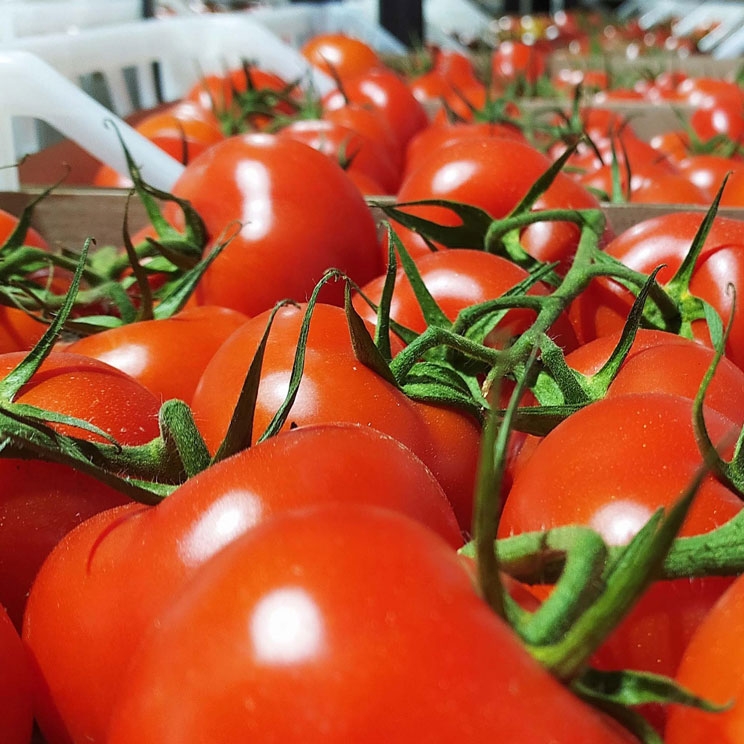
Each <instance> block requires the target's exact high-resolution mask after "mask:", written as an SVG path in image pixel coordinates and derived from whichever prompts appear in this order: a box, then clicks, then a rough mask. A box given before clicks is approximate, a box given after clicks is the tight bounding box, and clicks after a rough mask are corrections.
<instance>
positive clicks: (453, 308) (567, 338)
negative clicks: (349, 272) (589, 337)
mask: <svg viewBox="0 0 744 744" xmlns="http://www.w3.org/2000/svg"><path fill="white" fill-rule="evenodd" d="M416 266H417V268H418V270H419V273H420V274H421V278H422V279H423V281H424V284H425V285H426V287H427V288H428V290H429V292H430V293H431V295H432V296H433V297H434V299H435V300H436V302H437V304H438V305H439V307H440V308H441V309H442V311H443V312H444V314H445V315H446V316H447V317H448V318H449V319H450V320H451V321H454V320H455V319H456V318H457V315H458V313H460V311H462V310H464V309H466V308H468V307H470V306H471V305H476V304H479V303H481V302H486V301H487V300H493V299H495V298H496V297H500V296H501V295H503V294H504V293H505V292H506V291H507V290H509V289H511V288H512V287H514V286H515V285H517V284H518V283H519V282H521V281H524V280H525V279H527V278H528V276H529V275H528V272H527V271H526V270H524V269H522V268H520V267H519V266H517V265H516V264H513V263H512V262H511V261H509V260H507V259H505V258H502V257H501V256H497V255H494V254H492V253H485V252H484V251H475V250H468V249H464V248H463V249H458V250H452V251H436V252H434V253H429V254H427V255H424V256H420V257H419V258H417V259H416ZM383 284H384V277H378V278H377V279H373V280H372V282H370V283H369V284H367V285H365V286H364V287H362V292H363V293H364V294H365V295H366V296H367V297H368V298H369V299H370V300H372V301H373V302H375V303H378V302H379V301H380V297H381V295H382V288H383ZM531 291H532V293H533V294H543V293H547V291H548V290H547V288H546V287H545V285H542V284H538V285H535V286H534V287H533V288H532V290H531ZM354 306H355V307H356V309H357V311H358V312H359V313H360V315H361V316H362V317H363V318H365V319H366V320H368V321H369V322H371V323H374V322H375V321H376V319H377V316H376V313H375V312H374V311H373V310H372V309H371V308H370V307H369V305H368V304H367V303H366V302H365V301H364V300H363V299H362V298H361V297H360V296H357V297H355V298H354ZM390 317H391V318H393V319H394V320H396V321H397V322H398V323H401V324H403V325H404V326H406V327H407V328H410V329H411V330H413V331H417V332H418V333H422V332H423V331H424V330H426V323H425V321H424V316H423V315H422V314H421V309H420V307H419V304H418V302H417V301H416V296H415V294H414V292H413V288H412V287H411V284H410V282H409V281H408V278H407V277H406V275H405V271H404V270H403V269H402V268H401V269H399V270H398V275H397V277H396V280H395V291H394V292H393V297H392V302H391V306H390ZM534 318H535V313H534V312H533V311H531V310H525V309H513V310H510V311H509V312H508V313H507V315H506V316H505V318H504V319H503V321H502V322H501V323H500V324H499V325H498V326H496V328H495V329H494V331H493V337H494V341H495V340H496V339H498V340H499V343H495V345H498V346H501V345H504V344H505V343H508V340H509V339H510V338H513V337H515V336H518V335H520V334H522V333H523V332H524V331H526V330H527V328H529V326H530V325H531V324H532V321H533V320H534ZM553 330H554V331H555V338H554V340H555V341H556V343H558V344H559V345H560V346H562V347H563V348H565V349H567V350H570V349H573V348H574V347H575V345H576V340H575V337H574V334H573V330H572V328H571V326H570V323H569V322H568V320H567V319H566V318H564V319H562V320H559V321H558V322H556V324H555V325H554V327H553Z"/></svg>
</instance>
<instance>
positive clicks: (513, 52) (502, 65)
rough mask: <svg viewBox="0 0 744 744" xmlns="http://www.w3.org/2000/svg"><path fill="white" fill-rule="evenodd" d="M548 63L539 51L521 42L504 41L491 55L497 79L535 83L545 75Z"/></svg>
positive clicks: (494, 75)
mask: <svg viewBox="0 0 744 744" xmlns="http://www.w3.org/2000/svg"><path fill="white" fill-rule="evenodd" d="M546 71H547V63H546V61H545V56H544V55H543V54H542V52H540V51H539V50H537V49H535V48H534V47H532V46H529V45H528V44H524V43H522V42H519V41H502V42H501V43H500V44H499V45H498V46H497V47H496V49H494V51H493V52H492V54H491V72H492V75H493V77H495V78H497V79H498V78H506V79H508V80H515V79H519V78H522V79H523V80H524V81H525V82H528V83H535V82H537V80H538V79H539V78H541V77H542V76H543V75H545V73H546Z"/></svg>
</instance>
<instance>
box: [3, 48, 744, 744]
mask: <svg viewBox="0 0 744 744" xmlns="http://www.w3.org/2000/svg"><path fill="white" fill-rule="evenodd" d="M515 49H516V50H520V49H521V47H519V46H511V47H509V46H508V45H504V46H503V47H502V49H501V53H499V54H494V55H493V60H492V68H491V71H492V77H491V81H490V82H491V85H487V84H485V83H484V82H483V80H482V78H481V76H479V75H478V74H477V72H476V67H475V66H474V65H473V63H472V61H471V60H470V59H469V58H468V57H466V56H464V55H460V54H456V53H450V52H444V51H441V50H439V51H436V52H435V53H434V54H433V55H432V58H431V65H432V66H431V69H430V70H429V71H428V72H426V73H425V74H421V75H418V76H416V77H415V79H414V78H404V77H402V76H401V75H400V74H398V73H395V72H393V71H392V70H391V69H389V68H387V67H385V66H384V65H383V64H382V61H381V60H380V59H379V57H378V56H377V55H376V53H374V51H373V50H371V49H370V48H369V47H367V46H366V45H364V44H361V43H360V42H356V41H354V40H352V39H349V38H347V37H334V36H329V37H323V38H320V37H319V38H317V39H314V40H313V42H312V43H311V44H308V46H307V47H306V48H305V49H304V50H303V51H304V53H305V54H306V55H307V57H308V59H309V60H310V61H311V62H312V63H313V64H317V65H319V66H321V67H324V69H325V70H326V71H327V72H329V73H330V74H332V75H334V76H335V78H336V80H337V83H338V87H337V89H336V90H334V91H333V92H332V93H330V94H328V95H327V96H326V97H324V98H323V99H322V100H320V101H319V100H315V99H312V98H308V96H307V94H306V93H304V92H303V91H302V90H301V88H300V86H298V85H297V84H295V83H294V82H293V81H284V80H281V79H278V78H276V76H272V75H271V74H270V73H267V72H265V71H262V70H260V69H258V68H256V67H254V66H251V65H247V64H246V65H245V66H243V67H242V68H240V69H237V70H232V71H230V72H229V73H228V74H226V75H225V76H210V77H208V78H205V79H204V80H202V81H200V83H199V84H198V85H196V86H195V87H194V89H193V90H192V91H190V92H189V94H188V95H187V96H186V97H185V98H184V100H183V101H179V102H177V103H175V104H173V105H172V106H169V107H168V109H167V110H166V111H160V112H158V113H157V114H156V115H153V116H152V117H150V118H147V119H143V120H142V123H141V124H140V125H139V126H140V131H142V132H143V133H144V134H146V135H147V136H152V137H153V139H154V140H155V141H157V142H158V143H159V144H161V146H162V147H164V148H166V149H169V151H170V152H171V153H172V154H174V155H175V156H176V157H179V158H181V159H182V160H183V162H184V163H185V165H186V167H185V170H184V172H183V175H182V177H181V178H180V179H179V180H178V182H177V183H176V184H175V186H174V188H173V193H172V194H163V193H161V192H158V191H156V190H155V189H152V188H151V187H149V186H148V185H147V184H146V183H144V182H143V181H142V180H141V178H140V175H139V172H138V169H137V167H136V164H134V163H132V168H131V173H130V181H131V182H132V183H133V184H134V188H135V190H136V194H137V198H140V199H142V201H143V202H144V204H145V207H146V212H147V214H148V216H149V218H150V222H149V223H148V224H142V225H129V224H128V221H127V224H126V228H125V230H124V235H125V239H124V241H123V245H122V246H120V247H98V248H97V249H91V253H90V255H88V246H87V245H86V246H85V248H84V249H83V250H82V251H70V250H67V251H62V252H60V251H58V250H57V249H56V248H55V247H54V246H50V245H49V244H48V243H47V242H46V240H45V238H44V236H42V235H40V234H38V233H37V232H36V231H35V230H33V228H31V227H29V223H30V221H31V217H32V215H31V213H30V212H29V213H26V214H24V215H23V216H22V217H21V218H20V219H19V218H18V217H17V216H11V215H9V214H3V215H2V221H1V222H0V246H1V247H0V256H2V257H3V259H4V261H3V262H2V264H0V275H1V276H2V286H1V287H0V352H1V353H0V441H1V442H2V446H1V449H2V457H1V458H0V605H1V606H2V608H4V609H3V611H2V612H0V656H2V659H3V662H4V663H3V664H1V665H0V692H1V693H2V694H0V733H1V734H2V736H1V737H0V738H2V740H3V742H7V744H28V743H29V742H30V741H31V740H32V736H33V735H34V734H32V727H33V728H34V729H35V731H36V736H37V737H41V738H40V740H43V741H44V742H45V743H46V744H71V743H72V744H78V743H82V742H100V743H101V744H104V743H107V744H125V743H126V744H129V743H130V742H133V741H137V742H153V744H155V742H157V743H158V744H165V743H166V742H174V743H176V742H178V744H188V743H189V742H195V743H196V742H200V743H201V742H226V741H242V740H245V739H247V738H250V739H251V740H255V741H262V742H263V741H265V742H270V741H271V742H273V741H280V740H281V741H285V742H295V741H298V742H299V741H303V742H314V741H318V742H320V741H323V742H349V741H354V742H363V741H370V742H372V741H374V742H379V741H385V742H403V741H432V742H438V741H442V742H451V741H454V740H456V739H462V740H467V741H469V742H470V741H472V742H481V741H483V742H485V741H493V740H494V737H496V738H499V737H500V738H501V739H503V740H504V741H520V742H531V741H534V742H545V741H553V742H575V741H582V742H598V743H599V742H602V743H608V744H612V743H614V742H618V743H619V742H633V741H644V742H654V741H662V740H663V741H667V742H669V743H670V744H684V743H686V742H693V741H695V742H697V741H703V740H706V741H723V740H724V739H725V737H727V736H728V737H729V740H731V741H734V740H736V736H737V734H736V731H738V729H739V728H740V727H741V725H742V724H741V716H742V712H741V711H742V706H743V705H744V703H741V704H740V703H739V696H740V688H741V679H742V662H741V660H740V656H741V652H740V643H739V641H738V638H737V634H738V624H737V623H738V617H739V616H740V615H741V612H742V603H744V585H743V584H742V580H741V579H738V578H737V577H738V576H739V575H740V574H742V573H743V572H744V551H742V549H741V544H742V543H741V539H740V537H739V533H740V528H739V524H740V521H741V519H742V516H741V511H742V501H741V499H742V488H743V487H742V479H741V447H740V442H739V436H740V432H741V430H742V426H744V321H743V320H742V318H741V314H742V311H741V310H740V309H739V308H740V306H741V303H737V302H736V290H737V289H738V288H739V286H740V282H739V281H738V277H739V273H740V268H739V267H740V264H741V256H742V254H743V252H744V222H740V221H738V220H736V219H733V218H727V217H722V216H718V215H716V213H715V208H716V207H717V206H719V204H724V203H726V199H727V196H728V194H730V193H735V191H736V183H735V182H736V175H734V176H731V177H730V179H729V182H728V183H726V184H725V187H724V188H723V189H722V188H721V187H722V186H723V184H724V176H725V174H724V173H723V172H722V171H715V174H714V175H709V177H708V180H707V182H706V184H707V185H706V187H705V188H706V189H708V190H707V191H704V190H703V186H702V176H699V177H698V180H699V181H700V183H699V189H700V200H699V201H700V203H701V204H704V205H706V206H710V205H711V204H712V205H713V208H711V209H710V210H709V211H708V213H706V212H705V211H704V210H698V211H686V210H684V209H679V210H676V211H669V213H668V214H665V215H663V216H659V217H655V218H653V219H648V220H643V221H641V222H640V223H639V224H638V225H636V226H635V227H633V228H631V229H630V230H627V231H625V232H623V233H621V234H618V235H615V234H613V232H612V229H611V228H610V227H609V226H608V224H607V221H606V219H605V216H604V214H603V212H602V199H601V197H602V194H601V192H604V196H608V195H610V196H611V195H612V194H613V193H617V188H618V187H619V188H620V189H621V190H624V191H625V192H626V193H628V192H629V193H630V195H631V197H636V198H640V197H639V196H638V195H639V193H641V192H642V189H641V186H640V185H639V184H642V185H643V186H644V187H645V188H646V189H651V188H652V187H651V185H650V184H652V183H655V184H656V185H657V187H658V188H660V189H662V193H663V194H665V195H668V196H671V195H672V193H673V192H672V189H673V188H677V187H676V186H673V185H671V184H672V181H673V178H672V177H673V176H674V175H675V174H674V173H673V171H672V164H673V155H674V154H673V152H672V148H671V147H670V145H669V142H667V143H666V144H665V145H664V146H662V145H661V144H657V145H656V148H657V149H653V145H652V144H647V143H643V142H642V141H641V140H640V139H639V138H637V137H635V136H634V135H633V133H632V122H626V121H622V120H621V118H620V117H619V116H618V115H616V114H613V112H612V111H610V110H607V109H600V108H598V107H594V108H591V109H590V108H583V107H578V106H577V107H576V109H575V110H573V111H571V110H568V111H567V113H566V115H565V116H563V117H560V116H558V117H556V118H555V119H552V118H551V119H549V120H548V121H546V122H544V126H543V125H541V126H525V124H524V120H523V118H522V112H521V111H520V107H519V101H518V100H516V99H515V98H514V97H513V96H511V95H510V91H512V92H513V90H514V88H513V87H512V86H514V85H517V86H524V85H531V84H534V83H536V81H537V80H539V79H540V78H541V77H544V76H545V75H546V74H547V73H546V68H545V67H541V66H540V65H541V59H540V58H539V57H538V56H536V50H530V49H528V50H527V52H523V51H517V52H515ZM510 54H511V55H512V56H511V57H509V55H510ZM518 54H525V56H524V57H522V58H520V57H518V56H515V55H518ZM510 60H511V62H510ZM510 64H511V65H512V66H511V67H509V65H510ZM514 65H516V71H515V67H514ZM517 78H518V80H517ZM655 84H656V85H657V87H658V88H659V89H661V86H662V85H663V84H664V82H663V80H657V81H655ZM670 85H671V83H670ZM522 89H524V88H522ZM671 90H672V88H671V87H670V88H669V89H668V91H667V93H668V94H669V95H671V93H670V92H669V91H671ZM674 91H675V94H676V95H680V96H681V95H683V94H684V95H688V96H692V95H693V92H695V93H696V94H699V95H700V96H709V98H706V99H705V101H706V104H705V105H704V106H702V107H701V108H700V109H699V111H698V112H697V113H696V116H695V117H694V118H693V120H692V121H691V126H692V128H693V130H694V131H691V132H685V133H683V134H680V135H679V139H680V141H683V140H684V137H687V140H686V142H687V143H688V144H691V143H698V144H699V143H700V142H708V143H712V144H711V151H713V150H714V149H716V148H728V149H730V152H727V154H726V156H725V157H727V158H730V157H736V156H737V155H736V153H737V152H738V139H739V135H740V132H739V130H738V129H736V127H737V126H740V123H736V124H735V123H734V121H735V117H734V113H735V110H736V108H737V106H738V107H739V109H741V107H742V99H741V92H740V89H739V88H738V86H736V85H735V84H734V83H723V82H721V84H720V86H717V85H714V84H713V83H710V82H709V83H703V82H701V81H697V82H695V83H693V82H688V81H684V80H675V83H674ZM715 96H718V97H715ZM710 97H714V98H715V105H714V103H713V98H710ZM432 100H435V101H436V106H433V105H432V104H431V101H432ZM687 100H692V98H688V99H687ZM708 104H710V105H708ZM716 106H720V107H728V108H727V109H726V110H727V111H728V112H729V113H730V114H731V116H730V117H729V119H728V120H727V121H728V122H729V124H727V125H726V126H725V127H724V125H723V124H722V123H721V122H722V121H723V120H722V118H721V116H720V115H718V114H715V113H714V111H717V110H718V109H716ZM721 110H723V108H721ZM740 113H741V111H740V110H739V114H740ZM706 117H707V118H706ZM706 127H707V128H706ZM683 135H684V136H683ZM719 135H720V136H719ZM652 150H653V153H658V155H656V154H652ZM717 152H718V151H717ZM697 157H702V156H697ZM706 157H708V158H713V157H721V158H723V157H724V156H723V155H714V154H708V155H706ZM692 158H693V156H692V155H691V154H690V153H689V152H685V157H684V158H683V159H682V161H681V162H685V163H687V162H690V161H691V160H692ZM727 162H728V163H729V166H730V167H729V170H735V167H736V166H735V161H732V160H731V159H729V160H728V161H727ZM680 166H681V163H680ZM675 167H676V166H675ZM710 168H711V169H712V168H713V166H712V165H711V166H710ZM711 173H712V170H711ZM99 175H100V180H99V182H101V183H103V182H104V180H105V178H107V177H110V174H108V175H106V174H105V173H103V172H101V174H99ZM662 175H663V176H664V177H662ZM623 178H625V179H626V182H623ZM657 179H658V180H657ZM693 182H694V179H693ZM675 183H676V181H675ZM590 187H591V188H590ZM679 188H682V187H679ZM656 193H659V192H658V191H657V192H656ZM686 193H689V192H686ZM365 195H366V196H368V197H369V196H374V197H381V196H382V195H389V196H394V199H377V202H376V208H377V216H374V213H373V211H372V210H371V209H370V208H369V205H368V203H367V201H366V200H365ZM683 201H684V202H685V203H687V204H689V203H692V202H693V200H692V199H690V198H688V197H687V196H686V197H685V199H684V200H683ZM380 215H382V217H384V219H382V217H380ZM662 737H663V739H662Z"/></svg>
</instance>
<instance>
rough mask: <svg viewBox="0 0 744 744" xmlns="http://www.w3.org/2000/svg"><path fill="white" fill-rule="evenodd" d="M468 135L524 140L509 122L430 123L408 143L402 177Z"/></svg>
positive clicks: (522, 135)
mask: <svg viewBox="0 0 744 744" xmlns="http://www.w3.org/2000/svg"><path fill="white" fill-rule="evenodd" d="M469 137H506V138H512V139H516V140H520V141H521V142H526V139H525V136H524V134H523V133H522V132H521V130H519V129H518V128H517V127H515V126H513V125H511V124H498V123H495V122H470V123H465V122H462V123H458V124H449V123H445V124H432V125H431V126H428V127H426V129H422V130H421V131H420V132H419V133H418V134H417V135H416V136H415V137H414V138H413V139H412V140H411V141H410V142H409V143H408V147H407V148H406V167H405V172H404V177H405V176H407V175H408V174H410V173H412V172H413V171H414V170H416V168H417V167H418V166H419V165H420V164H421V163H423V162H425V160H426V158H428V157H429V156H430V155H431V154H432V153H434V152H436V151H437V150H439V149H440V148H442V147H446V146H447V145H449V144H450V143H452V142H456V141H457V140H460V139H467V138H469Z"/></svg>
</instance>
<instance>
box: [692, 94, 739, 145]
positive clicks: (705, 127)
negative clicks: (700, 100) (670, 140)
mask: <svg viewBox="0 0 744 744" xmlns="http://www.w3.org/2000/svg"><path fill="white" fill-rule="evenodd" d="M690 126H691V127H692V130H693V131H694V132H695V134H697V136H698V137H699V138H700V139H701V140H703V141H705V140H709V139H711V138H712V137H716V136H720V135H725V136H726V137H729V138H730V139H732V140H740V139H741V137H742V135H744V97H743V96H741V95H736V94H732V95H731V96H730V97H726V98H724V99H722V100H716V101H715V102H714V103H712V104H711V105H703V106H700V107H699V108H696V109H695V110H694V111H693V112H692V114H691V116H690Z"/></svg>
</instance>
